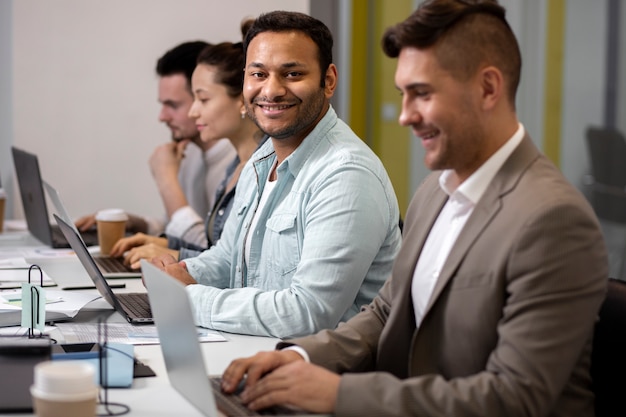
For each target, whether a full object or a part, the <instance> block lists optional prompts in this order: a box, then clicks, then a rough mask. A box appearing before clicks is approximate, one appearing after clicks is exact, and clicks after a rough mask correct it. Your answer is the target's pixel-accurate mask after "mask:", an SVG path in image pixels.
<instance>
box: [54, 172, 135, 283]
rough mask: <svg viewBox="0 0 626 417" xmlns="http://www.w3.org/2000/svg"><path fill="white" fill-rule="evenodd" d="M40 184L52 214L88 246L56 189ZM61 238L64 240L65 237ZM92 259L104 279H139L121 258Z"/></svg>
mask: <svg viewBox="0 0 626 417" xmlns="http://www.w3.org/2000/svg"><path fill="white" fill-rule="evenodd" d="M42 183H43V187H44V188H45V190H46V192H47V193H48V196H49V197H50V201H52V205H53V206H54V208H55V211H56V213H54V214H56V215H58V216H59V217H60V218H61V219H63V221H64V222H65V223H67V224H68V225H70V226H71V227H72V228H73V229H74V232H76V234H77V235H78V236H79V237H80V238H81V239H82V240H83V243H84V244H85V246H90V245H89V244H88V243H87V242H85V240H84V239H83V237H82V235H81V234H80V232H79V231H78V229H77V228H76V225H74V221H73V220H72V218H71V217H70V215H69V213H68V212H67V210H66V209H65V206H64V205H63V202H62V201H61V196H60V195H59V192H58V191H57V190H56V188H54V187H53V186H51V185H50V184H48V183H47V182H46V181H42ZM63 238H64V239H65V237H63ZM96 244H97V243H96ZM92 257H93V259H94V261H96V264H97V265H98V268H99V269H100V272H102V275H104V277H105V278H140V277H141V271H138V270H136V269H132V268H131V267H130V266H128V265H126V264H125V263H124V259H123V258H112V257H110V256H105V255H99V254H93V255H92Z"/></svg>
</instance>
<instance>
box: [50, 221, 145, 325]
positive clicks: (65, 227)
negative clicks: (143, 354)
mask: <svg viewBox="0 0 626 417" xmlns="http://www.w3.org/2000/svg"><path fill="white" fill-rule="evenodd" d="M54 219H55V220H56V222H57V223H58V225H59V228H60V229H61V232H63V235H65V238H66V239H67V241H68V242H69V244H70V246H71V247H72V249H73V250H74V252H76V256H78V260H79V261H80V263H81V264H83V267H84V268H85V270H86V271H87V274H88V275H89V277H90V278H91V280H92V281H93V283H94V285H95V286H96V289H97V290H98V292H99V293H100V295H101V296H102V298H104V299H105V300H106V301H107V302H108V303H109V304H111V305H112V306H113V308H114V309H115V310H116V311H117V312H118V313H120V314H121V315H122V316H123V317H124V318H125V319H126V320H127V321H128V322H129V323H132V324H149V323H153V322H154V321H153V319H152V313H151V311H150V303H149V301H148V294H147V293H122V294H115V293H114V292H113V290H112V289H111V286H110V285H109V283H108V282H107V281H106V279H105V278H104V276H103V275H102V272H100V269H98V266H97V265H96V262H95V261H94V259H93V256H91V253H89V251H88V250H87V246H85V244H84V243H83V241H82V239H81V238H80V236H79V234H78V233H76V230H75V229H74V228H73V227H72V226H70V225H69V224H67V223H66V222H65V221H63V219H61V218H60V217H59V216H57V215H56V214H55V215H54Z"/></svg>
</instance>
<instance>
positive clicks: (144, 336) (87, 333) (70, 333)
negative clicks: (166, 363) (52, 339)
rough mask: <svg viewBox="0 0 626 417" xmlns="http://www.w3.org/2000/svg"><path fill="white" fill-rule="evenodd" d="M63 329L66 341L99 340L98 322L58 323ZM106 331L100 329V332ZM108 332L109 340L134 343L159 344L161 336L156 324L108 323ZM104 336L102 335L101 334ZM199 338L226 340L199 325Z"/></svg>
mask: <svg viewBox="0 0 626 417" xmlns="http://www.w3.org/2000/svg"><path fill="white" fill-rule="evenodd" d="M56 326H57V327H58V328H59V330H61V334H63V338H64V339H65V343H90V342H97V341H98V334H99V333H98V332H99V331H98V324H97V323H71V322H67V323H57V324H56ZM104 332H105V329H104V328H101V329H100V334H103V333H104ZM106 334H107V340H108V341H109V342H116V343H129V344H132V345H156V344H159V336H158V334H157V330H156V326H154V325H143V324H142V325H140V326H135V325H132V324H130V323H106ZM101 337H102V336H101ZM198 340H199V341H200V342H225V341H226V338H225V337H224V336H222V335H221V334H220V333H219V332H217V331H215V330H209V329H203V328H201V327H198Z"/></svg>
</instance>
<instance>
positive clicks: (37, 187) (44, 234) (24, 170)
mask: <svg viewBox="0 0 626 417" xmlns="http://www.w3.org/2000/svg"><path fill="white" fill-rule="evenodd" d="M11 152H12V154H13V165H15V174H16V177H17V183H18V186H19V189H20V196H21V197H22V206H23V208H24V217H25V218H26V225H27V226H28V231H29V232H30V233H31V234H32V235H33V236H35V237H36V238H37V239H39V240H40V241H41V242H42V243H43V244H45V245H48V246H50V247H51V248H69V247H70V246H69V244H68V242H67V240H65V238H64V237H63V234H62V233H61V232H60V231H59V229H58V228H57V227H56V226H55V225H53V224H50V217H49V213H48V208H47V206H46V196H45V194H44V190H43V185H42V180H41V171H40V170H39V161H38V159H37V155H35V154H32V153H30V152H26V151H24V150H22V149H19V148H16V147H15V146H12V147H11ZM82 238H83V239H84V240H85V242H87V244H88V245H97V244H98V236H97V234H96V231H95V230H94V231H92V232H89V233H84V234H83V237H82Z"/></svg>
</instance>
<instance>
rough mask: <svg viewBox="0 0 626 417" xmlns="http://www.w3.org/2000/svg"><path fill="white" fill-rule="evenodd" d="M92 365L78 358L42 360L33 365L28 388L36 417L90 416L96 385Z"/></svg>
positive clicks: (93, 404)
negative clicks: (33, 372)
mask: <svg viewBox="0 0 626 417" xmlns="http://www.w3.org/2000/svg"><path fill="white" fill-rule="evenodd" d="M94 374H95V370H94V368H93V366H92V365H90V364H88V363H84V362H80V361H45V362H41V363H39V364H37V365H36V366H35V375H34V383H33V385H32V386H31V388H30V392H31V395H32V397H33V408H34V410H35V415H37V416H38V417H94V416H95V415H96V402H97V399H98V387H97V386H96V384H95V382H94V378H95V377H94Z"/></svg>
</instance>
